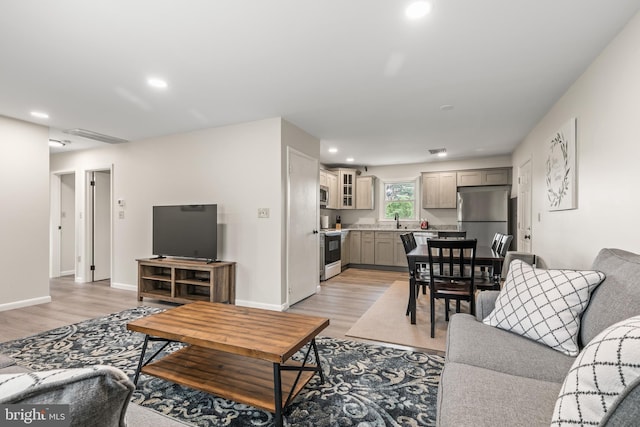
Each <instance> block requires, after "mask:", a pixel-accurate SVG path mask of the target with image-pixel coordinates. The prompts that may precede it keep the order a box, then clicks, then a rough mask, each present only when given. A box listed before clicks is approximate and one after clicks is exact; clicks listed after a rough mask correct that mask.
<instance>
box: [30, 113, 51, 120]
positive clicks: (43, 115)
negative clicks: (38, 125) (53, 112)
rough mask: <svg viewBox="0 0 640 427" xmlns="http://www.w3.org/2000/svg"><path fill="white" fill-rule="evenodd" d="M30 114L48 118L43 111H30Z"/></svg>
mask: <svg viewBox="0 0 640 427" xmlns="http://www.w3.org/2000/svg"><path fill="white" fill-rule="evenodd" d="M31 115H32V116H33V117H37V118H39V119H48V118H49V115H48V114H47V113H43V112H42V111H32V112H31Z"/></svg>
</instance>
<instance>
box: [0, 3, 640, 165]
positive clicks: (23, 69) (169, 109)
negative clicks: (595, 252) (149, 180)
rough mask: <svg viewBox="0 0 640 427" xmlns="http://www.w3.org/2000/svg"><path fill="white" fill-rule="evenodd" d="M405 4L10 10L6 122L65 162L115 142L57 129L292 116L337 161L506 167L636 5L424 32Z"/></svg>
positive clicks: (1, 94) (455, 20)
mask: <svg viewBox="0 0 640 427" xmlns="http://www.w3.org/2000/svg"><path fill="white" fill-rule="evenodd" d="M408 4H409V2H408V1H391V0H387V1H383V0H315V1H313V0H269V1H264V0H233V1H221V0H189V1H181V0H136V1H130V0H92V1H86V0H56V1H47V2H44V1H41V0H2V13H1V14H0V54H1V57H0V58H1V63H0V115H4V116H9V117H14V118H18V119H22V120H26V121H30V122H35V123H40V124H44V125H47V126H50V127H51V128H52V130H51V137H52V138H54V139H60V140H69V141H71V143H70V144H69V145H67V146H66V147H64V148H62V149H53V150H52V151H53V152H56V151H60V150H63V151H67V150H72V149H84V148H92V147H97V146H102V145H104V143H101V142H97V141H92V140H88V139H85V138H80V137H75V136H72V135H67V134H64V133H62V132H61V130H63V129H73V128H83V129H88V130H91V131H95V132H99V133H102V134H106V135H110V136H114V137H118V138H123V139H127V140H131V141H135V140H140V139H146V138H151V137H155V136H161V135H167V134H174V133H182V132H188V131H191V130H196V129H202V128H209V127H215V126H223V125H227V124H232V123H239V122H246V121H252V120H259V119H264V118H270V117H277V116H281V117H283V118H284V119H286V120H288V121H290V122H292V123H294V124H295V125H297V126H299V127H300V128H302V129H304V130H306V131H307V132H308V133H310V134H312V135H314V136H316V137H318V138H319V139H320V140H321V161H322V162H323V163H327V164H344V163H345V162H346V158H347V157H352V158H353V159H354V164H356V165H370V166H374V165H387V164H402V163H418V162H430V161H438V159H437V158H436V157H435V156H432V155H430V154H429V152H428V149H435V148H446V149H447V152H448V154H449V155H448V157H447V159H462V158H469V157H478V156H493V155H505V154H509V153H511V152H512V151H513V149H514V148H515V147H516V146H517V145H518V143H519V142H520V141H521V140H522V139H523V138H524V137H525V136H526V134H527V133H528V132H529V131H530V130H531V129H532V128H533V126H534V125H535V124H536V123H537V122H538V121H539V120H540V119H541V118H542V116H543V115H544V114H545V113H546V112H547V111H548V110H549V108H550V107H551V106H552V105H553V104H554V103H555V102H556V101H557V100H558V99H559V97H560V96H562V94H563V93H564V92H565V91H566V90H567V89H568V88H569V86H570V85H571V84H572V83H573V82H574V81H575V80H576V79H577V78H578V77H579V76H580V74H581V73H583V72H584V70H585V69H586V67H587V66H588V65H589V64H590V63H591V62H592V61H593V60H594V59H595V58H596V56H597V55H598V54H599V53H600V52H601V51H602V49H603V48H604V47H605V46H606V45H607V44H608V42H610V41H611V40H612V39H613V38H614V37H615V35H616V34H617V33H618V32H619V31H620V30H621V29H622V27H623V26H624V25H625V24H626V23H627V22H628V21H629V19H630V18H631V17H632V16H634V14H635V13H636V12H637V11H638V10H639V8H640V0H608V1H602V0H536V1H516V0H483V1H478V0H431V4H432V11H431V13H430V14H429V15H427V16H426V17H424V18H422V19H419V20H413V21H412V20H408V19H407V18H406V17H405V14H404V9H405V7H406V6H407V5H408ZM149 77H158V78H162V79H165V80H166V81H167V82H168V87H167V88H166V89H155V88H152V87H150V86H149V85H148V84H147V79H148V78H149ZM444 105H449V106H452V108H449V109H447V108H444V109H443V108H441V107H443V106H444ZM34 110H35V111H44V112H47V113H48V114H49V118H48V119H38V118H34V117H32V116H31V115H30V112H31V111H34ZM330 147H335V148H337V149H338V152H337V153H335V154H331V153H329V152H328V149H329V148H330Z"/></svg>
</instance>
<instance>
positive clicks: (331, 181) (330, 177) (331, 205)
mask: <svg viewBox="0 0 640 427" xmlns="http://www.w3.org/2000/svg"><path fill="white" fill-rule="evenodd" d="M326 179H327V187H328V188H329V199H328V200H327V209H338V208H339V207H340V192H339V191H338V175H337V174H335V173H333V172H329V171H326Z"/></svg>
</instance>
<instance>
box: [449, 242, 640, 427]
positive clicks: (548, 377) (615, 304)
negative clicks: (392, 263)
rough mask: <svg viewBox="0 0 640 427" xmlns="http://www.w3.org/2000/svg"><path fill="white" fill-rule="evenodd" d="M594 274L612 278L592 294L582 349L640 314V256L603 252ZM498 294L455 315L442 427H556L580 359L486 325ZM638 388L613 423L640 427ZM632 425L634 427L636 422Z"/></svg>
mask: <svg viewBox="0 0 640 427" xmlns="http://www.w3.org/2000/svg"><path fill="white" fill-rule="evenodd" d="M593 269H594V270H599V271H601V272H603V273H605V274H606V279H605V280H604V281H603V282H602V283H601V284H600V285H599V286H598V287H597V288H596V289H595V291H594V292H593V294H592V295H591V299H590V302H589V305H588V306H587V308H586V310H585V311H584V313H583V315H582V320H581V324H580V335H579V337H580V348H581V349H582V348H583V347H584V345H586V344H587V343H588V342H589V341H590V340H592V339H593V338H594V337H595V336H596V335H597V334H599V333H600V332H601V331H603V330H604V329H605V328H607V327H609V326H611V325H613V324H614V323H617V322H619V321H622V320H625V319H628V318H630V317H633V316H637V315H640V255H637V254H633V253H630V252H626V251H623V250H619V249H602V250H601V251H600V253H599V254H598V256H597V257H596V259H595V261H594V263H593ZM497 295H498V291H484V292H481V293H480V294H479V295H478V300H477V305H476V310H477V313H476V316H475V317H474V316H471V315H469V314H455V315H453V316H452V317H451V319H450V322H449V328H448V333H447V347H446V359H445V366H444V370H443V372H442V376H441V380H440V387H439V390H438V408H437V425H439V426H442V427H445V426H492V427H493V426H527V427H530V426H549V425H550V424H551V419H552V414H553V411H554V406H555V403H556V399H557V398H558V393H559V391H560V389H561V386H562V383H563V381H564V379H565V377H566V376H567V373H568V371H569V369H570V368H571V365H572V364H573V362H574V360H575V359H576V358H574V357H570V356H566V355H564V354H562V353H560V352H558V351H556V350H553V349H551V348H549V347H547V346H544V345H542V344H539V343H537V342H535V341H532V340H529V339H526V338H523V337H521V336H519V335H516V334H514V333H511V332H507V331H505V330H502V329H498V328H495V327H492V326H488V325H485V324H483V323H482V319H484V318H485V317H486V316H487V315H488V314H489V313H490V312H491V311H492V310H493V308H494V304H495V300H496V298H497ZM639 408H640V385H636V386H635V387H634V389H633V390H631V391H630V392H629V393H628V394H627V395H626V398H624V400H623V401H622V402H621V403H620V404H619V405H618V406H617V408H616V409H615V412H614V413H613V414H611V416H610V417H609V418H608V420H607V423H606V425H609V426H612V425H640V419H639V418H638V417H640V413H639V412H638V411H640V409H639ZM629 420H632V422H629Z"/></svg>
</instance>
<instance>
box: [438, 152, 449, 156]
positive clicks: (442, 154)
mask: <svg viewBox="0 0 640 427" xmlns="http://www.w3.org/2000/svg"><path fill="white" fill-rule="evenodd" d="M438 157H447V152H446V151H443V152H442V153H438Z"/></svg>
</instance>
